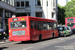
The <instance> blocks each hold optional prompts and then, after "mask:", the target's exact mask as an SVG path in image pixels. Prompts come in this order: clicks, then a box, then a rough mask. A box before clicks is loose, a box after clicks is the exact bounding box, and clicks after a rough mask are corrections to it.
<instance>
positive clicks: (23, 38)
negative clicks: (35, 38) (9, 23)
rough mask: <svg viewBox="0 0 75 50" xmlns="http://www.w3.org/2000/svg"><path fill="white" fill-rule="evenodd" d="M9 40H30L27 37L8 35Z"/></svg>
mask: <svg viewBox="0 0 75 50" xmlns="http://www.w3.org/2000/svg"><path fill="white" fill-rule="evenodd" d="M9 41H30V38H29V37H16V38H15V37H13V38H12V37H11V38H10V37H9Z"/></svg>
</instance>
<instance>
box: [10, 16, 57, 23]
mask: <svg viewBox="0 0 75 50" xmlns="http://www.w3.org/2000/svg"><path fill="white" fill-rule="evenodd" d="M19 17H29V18H30V19H33V20H36V19H37V20H40V21H44V20H45V21H46V20H47V21H54V22H57V20H53V19H46V18H40V17H32V16H19ZM19 17H15V18H19ZM9 19H10V18H9Z"/></svg>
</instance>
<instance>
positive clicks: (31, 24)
mask: <svg viewBox="0 0 75 50" xmlns="http://www.w3.org/2000/svg"><path fill="white" fill-rule="evenodd" d="M30 26H31V29H33V21H30Z"/></svg>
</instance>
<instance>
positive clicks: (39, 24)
mask: <svg viewBox="0 0 75 50" xmlns="http://www.w3.org/2000/svg"><path fill="white" fill-rule="evenodd" d="M38 30H42V22H40V21H38Z"/></svg>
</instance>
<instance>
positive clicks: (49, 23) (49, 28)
mask: <svg viewBox="0 0 75 50" xmlns="http://www.w3.org/2000/svg"><path fill="white" fill-rule="evenodd" d="M47 28H48V30H51V29H52V24H51V22H47Z"/></svg>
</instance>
